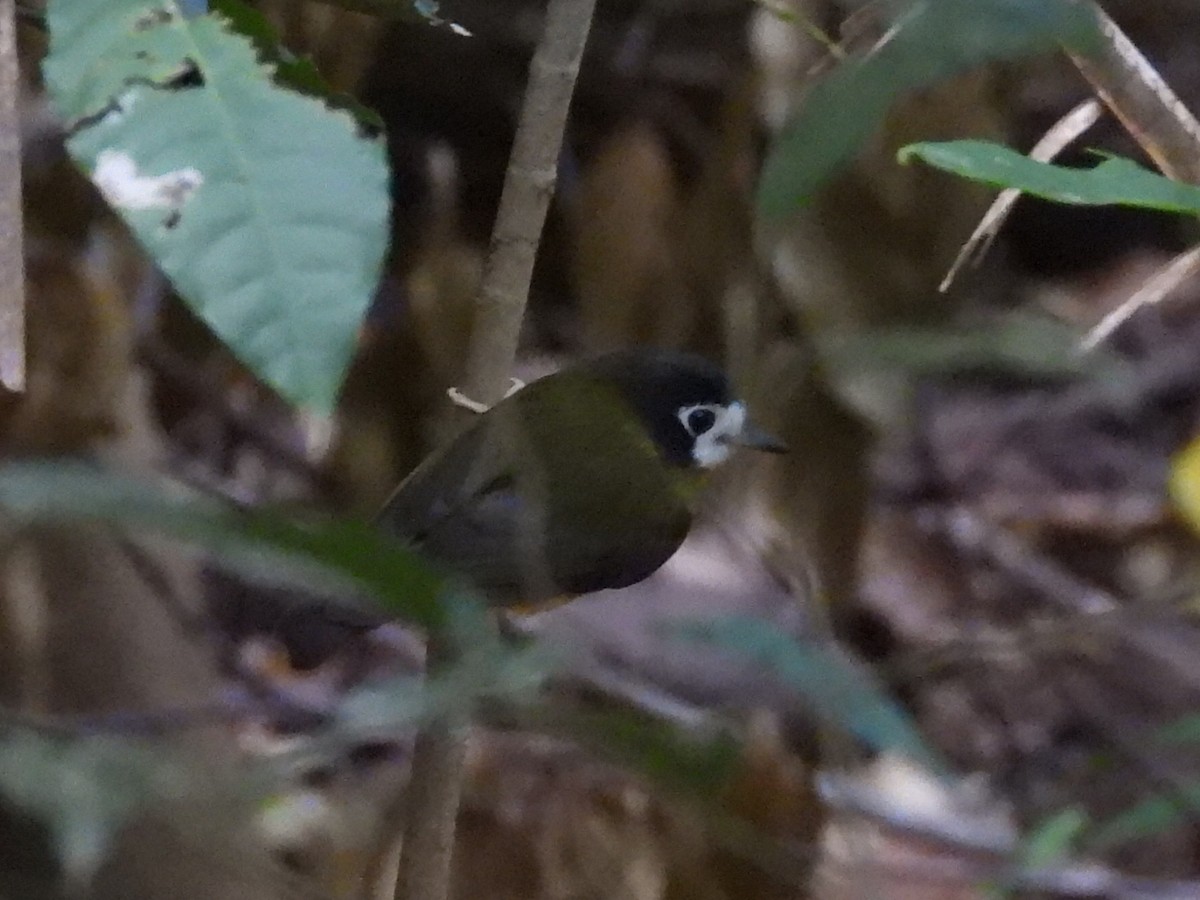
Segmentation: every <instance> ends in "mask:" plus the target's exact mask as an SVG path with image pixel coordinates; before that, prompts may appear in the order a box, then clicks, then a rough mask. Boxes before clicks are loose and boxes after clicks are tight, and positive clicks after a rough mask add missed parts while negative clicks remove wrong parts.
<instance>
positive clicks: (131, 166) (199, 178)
mask: <svg viewBox="0 0 1200 900" xmlns="http://www.w3.org/2000/svg"><path fill="white" fill-rule="evenodd" d="M92 180H93V181H94V182H95V183H96V187H98V188H99V189H100V193H101V194H103V195H104V199H105V200H107V201H108V203H109V205H110V206H113V207H115V208H117V209H167V210H172V211H178V210H179V209H180V208H182V207H183V205H184V204H185V203H187V202H188V200H190V199H191V197H192V195H193V194H194V193H196V191H197V190H199V188H200V185H202V184H204V176H203V175H202V174H200V170H199V169H193V168H186V169H176V170H175V171H173V172H165V173H164V174H162V175H140V174H138V170H137V163H135V162H134V161H133V157H132V156H130V155H129V154H128V153H122V152H121V151H120V150H103V151H101V153H100V155H99V156H97V157H96V169H95V171H94V172H93V173H92Z"/></svg>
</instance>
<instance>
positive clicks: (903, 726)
mask: <svg viewBox="0 0 1200 900" xmlns="http://www.w3.org/2000/svg"><path fill="white" fill-rule="evenodd" d="M679 635H680V637H681V638H684V639H688V640H694V641H703V642H704V643H708V644H712V645H715V646H718V647H721V648H722V649H725V650H727V651H729V652H730V653H733V654H736V655H738V656H741V657H744V658H746V659H748V660H753V661H754V662H756V663H758V664H759V665H761V666H763V667H764V668H766V669H768V670H769V671H771V672H772V673H773V674H775V675H776V676H777V677H779V678H781V679H783V680H784V681H786V682H787V683H788V684H790V685H791V686H792V687H794V688H796V689H797V690H799V691H800V692H801V693H802V694H803V695H804V697H805V699H806V700H807V701H808V703H809V704H811V706H812V708H813V711H814V712H815V713H816V715H817V717H818V718H819V719H820V720H821V721H822V722H824V723H825V724H827V725H830V726H833V727H834V728H836V729H838V730H839V731H841V732H844V733H846V734H851V735H854V736H855V737H856V738H858V739H859V740H861V741H863V742H864V743H865V744H866V745H867V746H868V747H870V748H871V749H872V750H891V751H894V752H896V753H898V754H901V755H904V756H907V757H908V758H909V759H910V760H912V761H913V762H916V763H918V764H920V765H923V766H926V767H927V768H929V769H930V770H931V771H933V772H938V773H946V772H948V771H949V770H948V768H947V765H946V762H945V760H943V759H941V757H940V756H939V754H938V753H937V752H936V751H934V750H933V748H932V747H930V745H929V744H928V743H927V742H926V741H925V739H924V738H923V737H921V735H920V734H919V733H918V731H917V729H916V725H915V723H914V722H913V720H912V717H911V716H909V715H908V713H906V712H905V711H904V710H903V708H902V707H900V706H899V705H898V704H897V703H896V702H895V701H894V700H893V699H892V698H891V697H890V696H888V694H887V693H886V692H885V691H884V689H883V687H882V685H880V684H879V683H878V682H877V681H876V680H875V679H874V677H873V676H872V675H871V674H870V673H869V671H868V670H867V669H866V668H865V667H864V666H862V665H861V664H859V663H856V662H854V661H853V660H851V659H850V658H849V657H848V656H846V655H845V654H844V653H842V652H840V651H838V650H836V649H834V648H832V647H822V646H820V645H819V644H817V643H815V642H813V643H804V644H801V643H798V642H796V641H794V640H793V639H792V638H790V637H789V636H788V635H786V634H784V633H783V632H781V631H780V630H779V628H778V627H777V626H776V625H774V624H772V623H770V622H766V621H763V620H761V619H752V618H748V617H744V616H731V617H728V618H723V619H714V620H712V621H708V622H695V623H690V624H688V625H687V626H684V627H683V628H681V629H680V631H679Z"/></svg>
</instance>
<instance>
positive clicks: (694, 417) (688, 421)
mask: <svg viewBox="0 0 1200 900" xmlns="http://www.w3.org/2000/svg"><path fill="white" fill-rule="evenodd" d="M716 422H717V414H716V413H715V412H713V411H712V410H711V409H709V408H708V407H705V406H701V407H697V408H696V409H693V410H692V411H691V412H689V413H688V414H687V417H686V418H685V419H684V423H683V424H684V427H685V428H687V430H688V434H690V435H691V436H692V437H699V436H700V435H702V434H704V432H706V431H708V429H710V428H712V427H713V425H715V424H716Z"/></svg>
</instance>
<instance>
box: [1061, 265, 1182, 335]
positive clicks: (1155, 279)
mask: <svg viewBox="0 0 1200 900" xmlns="http://www.w3.org/2000/svg"><path fill="white" fill-rule="evenodd" d="M1197 272H1200V247H1193V248H1192V249H1190V250H1186V251H1184V252H1183V253H1181V254H1179V255H1178V256H1176V257H1175V258H1173V259H1172V260H1171V261H1170V262H1168V263H1167V264H1166V265H1165V266H1163V267H1162V268H1161V269H1159V270H1158V271H1157V272H1155V273H1154V274H1153V275H1151V276H1150V278H1149V279H1147V281H1146V283H1145V284H1143V285H1142V286H1141V287H1140V288H1138V289H1137V290H1136V291H1135V292H1134V293H1133V294H1132V295H1131V296H1130V297H1129V299H1127V300H1126V301H1125V302H1124V303H1122V304H1121V305H1120V306H1118V307H1117V308H1116V309H1114V310H1113V311H1112V312H1110V313H1109V314H1108V315H1106V316H1105V317H1104V318H1103V319H1101V320H1100V322H1099V324H1098V325H1096V327H1095V328H1093V329H1092V330H1091V331H1089V332H1088V333H1087V335H1086V336H1085V337H1084V339H1083V341H1082V343H1081V344H1080V348H1081V349H1082V350H1084V351H1088V350H1094V349H1096V347H1098V346H1099V345H1100V344H1102V343H1104V341H1106V340H1108V338H1109V336H1110V335H1112V333H1113V332H1114V331H1116V330H1117V329H1118V328H1120V327H1121V326H1122V325H1124V324H1125V322H1127V321H1128V320H1129V318H1130V317H1131V316H1132V315H1133V314H1134V313H1135V312H1137V311H1138V310H1139V309H1141V308H1142V307H1143V306H1153V305H1154V304H1156V303H1161V302H1162V301H1163V300H1166V299H1167V298H1168V297H1170V296H1171V295H1172V294H1174V293H1175V291H1176V290H1177V289H1178V288H1179V287H1180V286H1181V285H1183V284H1186V283H1187V282H1189V281H1191V279H1192V278H1193V277H1195V275H1196V273H1197Z"/></svg>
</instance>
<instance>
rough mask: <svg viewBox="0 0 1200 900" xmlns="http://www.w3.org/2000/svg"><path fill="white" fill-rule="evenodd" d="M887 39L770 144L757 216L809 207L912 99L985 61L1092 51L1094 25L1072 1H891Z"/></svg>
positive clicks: (820, 92) (836, 78)
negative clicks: (897, 106)
mask: <svg viewBox="0 0 1200 900" xmlns="http://www.w3.org/2000/svg"><path fill="white" fill-rule="evenodd" d="M892 6H893V7H894V9H895V12H894V14H893V16H892V17H891V22H892V26H893V27H892V29H891V30H890V32H889V36H888V37H887V38H886V39H884V40H883V41H882V42H881V43H880V44H879V45H877V46H876V47H875V48H873V49H872V50H871V51H870V52H868V53H867V54H865V55H864V56H862V57H860V58H856V59H851V60H848V61H846V62H844V63H841V64H840V65H839V66H838V67H837V68H836V69H835V70H834V71H833V72H832V73H830V74H829V75H828V76H827V77H825V78H824V80H822V81H821V82H820V83H818V84H817V85H816V86H815V87H814V88H813V89H812V91H811V92H810V94H809V95H808V97H807V98H806V99H805V101H804V102H803V104H802V105H801V106H800V108H799V110H798V111H797V113H796V115H795V116H793V118H792V119H791V121H790V122H789V123H788V124H787V126H786V127H785V128H784V130H783V132H782V133H781V134H780V135H779V137H778V138H777V139H776V141H775V143H774V145H773V146H772V148H771V150H770V152H769V154H768V156H767V160H766V162H765V163H764V165H763V170H762V174H761V176H760V178H759V184H758V191H757V201H756V205H757V208H758V210H759V212H760V213H761V214H762V215H763V216H765V217H767V218H768V219H770V218H779V217H782V216H785V215H788V214H791V213H793V212H795V211H796V209H797V208H798V207H800V206H803V205H804V204H806V203H808V202H809V201H810V200H811V199H812V197H813V196H814V195H815V193H816V192H817V190H818V189H819V188H820V186H821V185H822V184H824V183H825V181H826V180H828V178H829V177H830V176H831V175H833V174H834V173H835V172H837V171H838V170H839V169H840V168H841V167H842V166H843V165H845V164H846V163H847V162H849V160H850V159H851V158H852V157H853V156H854V154H855V153H856V152H857V150H858V148H859V147H860V146H861V145H862V144H863V143H864V142H865V141H866V139H867V138H868V137H870V136H871V135H872V134H873V133H874V132H875V131H876V129H877V128H878V127H879V125H880V124H881V122H882V121H883V117H884V114H885V113H886V112H887V110H888V108H889V107H890V106H891V105H892V104H893V103H894V102H896V101H897V100H898V99H900V98H901V97H903V96H904V95H906V94H909V93H911V92H913V91H916V90H919V89H921V88H925V87H928V86H930V85H933V84H935V83H937V82H939V81H943V80H945V79H948V78H951V77H953V76H955V75H959V74H963V73H965V72H967V71H970V70H971V69H972V68H975V67H978V66H980V65H983V64H985V63H989V62H996V61H1001V60H1007V59H1014V58H1018V57H1022V56H1028V55H1032V54H1036V53H1041V52H1046V51H1048V50H1051V49H1054V48H1055V47H1057V46H1058V45H1059V44H1065V45H1068V46H1071V47H1072V48H1075V49H1081V50H1083V49H1087V48H1089V47H1091V46H1093V45H1095V44H1096V43H1097V42H1098V41H1099V40H1100V30H1099V27H1098V22H1097V20H1096V17H1095V15H1094V14H1093V13H1092V11H1091V10H1090V9H1089V8H1088V7H1087V6H1086V5H1085V4H1079V3H1073V2H1071V0H920V2H917V0H909V2H903V3H893V4H892Z"/></svg>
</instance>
